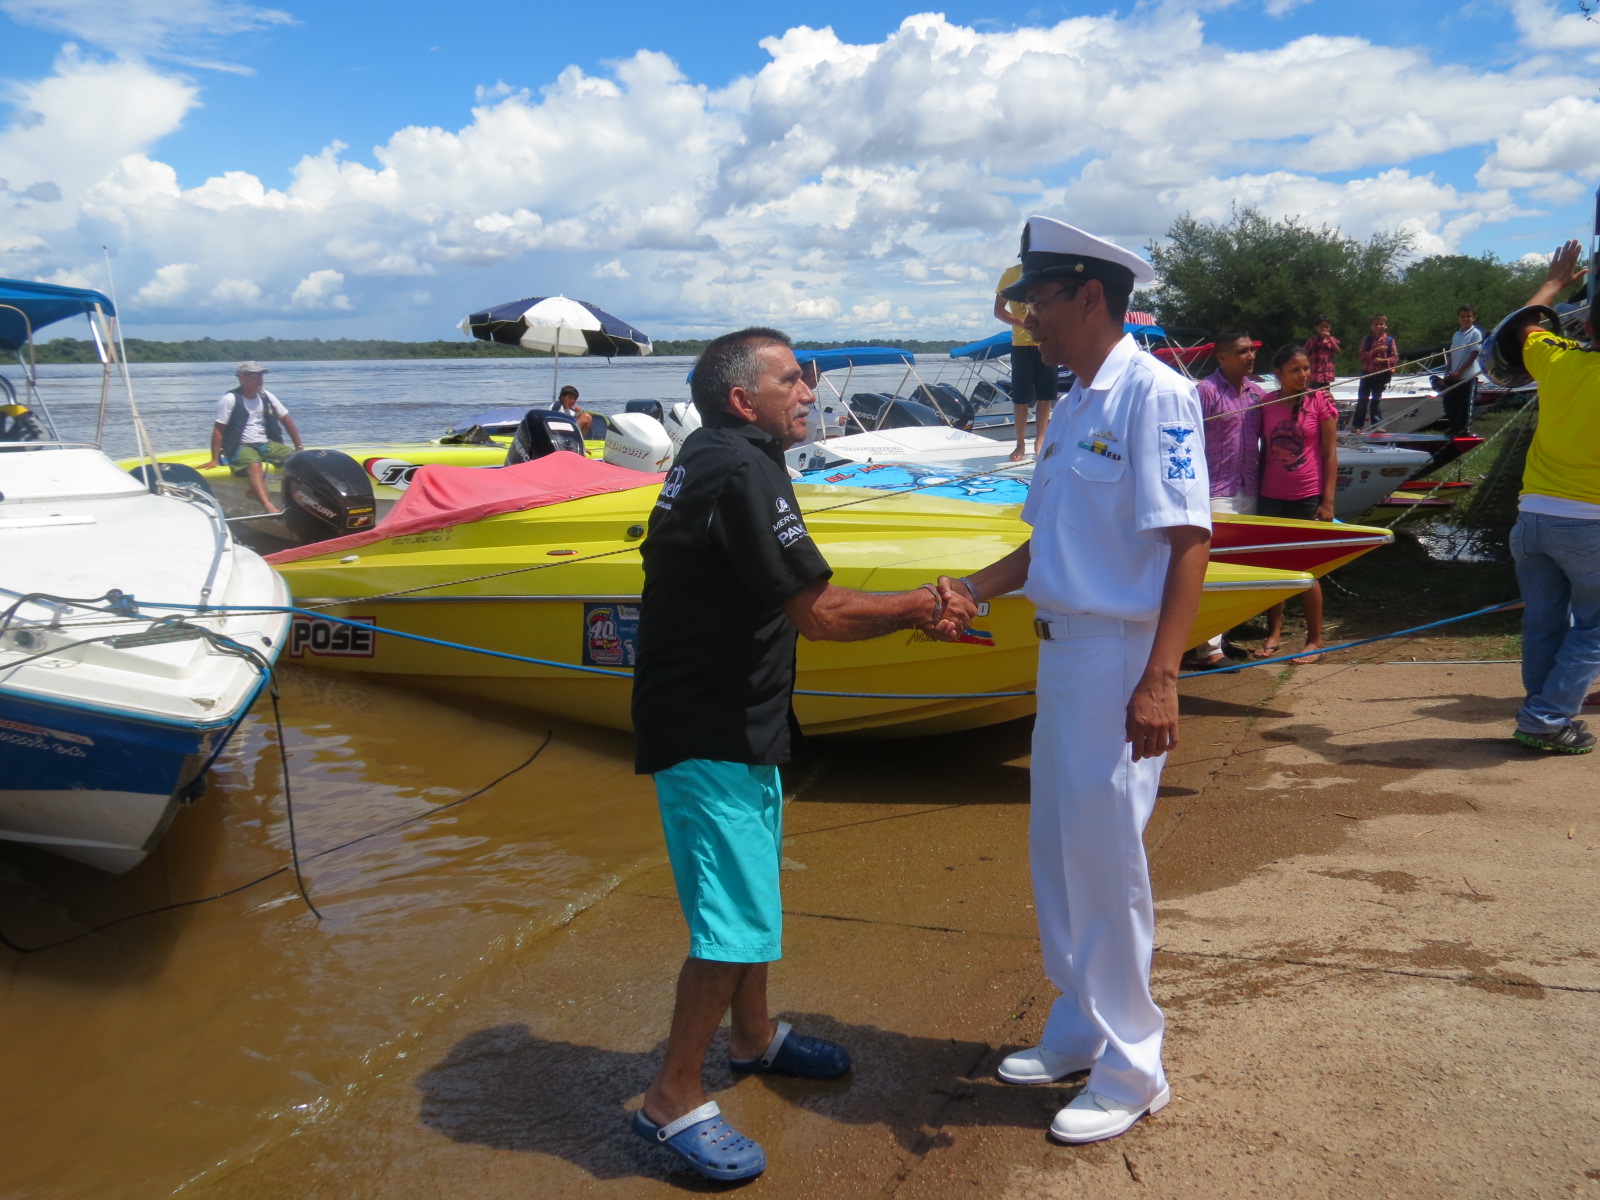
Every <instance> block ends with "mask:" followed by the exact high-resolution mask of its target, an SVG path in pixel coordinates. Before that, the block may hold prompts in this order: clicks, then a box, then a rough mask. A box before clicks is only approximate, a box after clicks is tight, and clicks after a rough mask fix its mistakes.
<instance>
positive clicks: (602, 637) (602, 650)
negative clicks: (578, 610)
mask: <svg viewBox="0 0 1600 1200" xmlns="http://www.w3.org/2000/svg"><path fill="white" fill-rule="evenodd" d="M638 653H639V606H638V605H637V604H585V605H584V606H583V665H584V666H586V667H631V666H633V663H634V659H635V658H637V657H638Z"/></svg>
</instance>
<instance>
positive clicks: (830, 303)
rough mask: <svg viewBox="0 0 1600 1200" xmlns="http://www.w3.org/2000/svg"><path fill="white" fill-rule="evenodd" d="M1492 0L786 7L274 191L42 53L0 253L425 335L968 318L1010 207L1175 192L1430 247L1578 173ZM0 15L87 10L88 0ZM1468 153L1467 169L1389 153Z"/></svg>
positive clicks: (1567, 94)
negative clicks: (206, 167)
mask: <svg viewBox="0 0 1600 1200" xmlns="http://www.w3.org/2000/svg"><path fill="white" fill-rule="evenodd" d="M1272 2H1273V0H1269V6H1270V4H1271V3H1272ZM1284 2H1285V0H1277V3H1278V5H1279V7H1280V8H1281V7H1283V4H1284ZM1511 3H1512V7H1513V10H1514V19H1515V20H1516V21H1517V22H1518V28H1519V29H1520V30H1522V32H1521V34H1520V35H1519V36H1520V37H1521V39H1522V40H1521V42H1520V43H1517V42H1516V41H1515V39H1512V50H1513V51H1514V53H1509V52H1508V55H1507V64H1506V67H1505V68H1504V69H1503V70H1499V71H1487V72H1485V71H1481V70H1469V69H1467V68H1465V67H1463V66H1458V65H1453V64H1450V63H1448V62H1440V61H1436V60H1435V59H1433V58H1431V57H1430V56H1429V53H1428V52H1427V50H1426V49H1419V48H1416V47H1411V46H1386V45H1382V44H1377V43H1375V42H1373V41H1371V40H1369V39H1366V38H1363V37H1360V36H1355V35H1344V36H1320V35H1319V36H1310V37H1298V38H1292V39H1286V40H1285V41H1284V42H1283V43H1282V44H1280V45H1277V46H1274V47H1271V48H1269V49H1265V50H1259V51H1242V50H1237V49H1235V48H1233V47H1232V46H1231V45H1228V44H1223V43H1219V42H1214V41H1211V40H1209V39H1208V37H1207V31H1206V27H1205V23H1204V14H1203V11H1201V9H1200V8H1198V7H1196V6H1194V5H1192V4H1184V3H1169V4H1162V5H1154V6H1136V7H1135V8H1134V9H1133V11H1132V13H1131V14H1130V15H1126V16H1121V15H1115V14H1111V15H1100V16H1075V17H1071V18H1068V19H1066V20H1063V21H1060V22H1058V23H1056V24H1054V25H1051V26H1048V27H1037V28H1018V29H1014V30H1008V31H1000V32H991V31H986V30H978V29H974V28H970V27H966V26H962V25H959V24H956V23H953V22H950V21H948V20H946V19H945V18H944V17H942V16H939V15H937V14H919V15H915V16H911V17H908V18H906V20H905V21H903V22H902V23H901V25H900V27H899V28H898V29H896V30H894V31H893V32H891V33H890V34H889V35H887V36H886V37H885V38H883V39H882V40H881V41H878V42H874V43H869V44H852V43H847V42H845V41H843V40H842V39H840V38H839V37H838V36H837V35H836V34H835V33H834V32H833V31H832V30H829V29H813V28H808V27H804V26H801V27H796V28H792V29H789V30H788V31H786V32H784V33H783V34H782V35H780V36H776V37H772V38H769V39H767V40H766V41H764V42H763V43H762V46H763V48H764V49H765V50H766V52H767V55H768V61H767V63H766V64H765V65H764V66H763V67H762V68H761V69H760V70H758V71H755V72H754V73H752V74H749V75H747V76H744V77H741V78H739V79H736V80H734V81H733V82H732V83H730V84H729V85H728V86H726V87H723V88H720V89H713V88H708V87H706V86H705V85H703V84H700V83H698V82H696V81H695V80H693V79H690V78H688V77H686V76H685V75H684V73H683V72H682V71H681V70H680V69H679V67H678V66H677V65H676V64H674V63H673V62H672V61H671V60H670V59H669V58H667V57H666V56H665V55H663V54H660V53H657V52H655V51H651V50H641V51H638V52H637V53H634V54H633V55H631V56H629V57H626V58H624V59H621V60H620V61H618V62H615V63H613V64H611V65H610V66H609V67H608V68H607V69H606V71H605V72H604V73H602V74H592V73H588V72H585V71H583V70H580V69H578V68H576V67H569V68H567V69H566V70H564V71H562V72H561V73H560V74H559V75H558V76H556V77H555V78H554V79H551V80H549V81H548V82H546V83H545V84H544V85H543V86H542V87H537V88H531V87H519V86H514V85H508V84H506V83H496V84H494V85H486V86H484V87H481V88H479V89H478V91H477V93H476V95H475V96H474V97H471V98H467V97H464V98H463V101H464V103H466V102H467V101H468V100H469V99H470V107H468V108H466V109H465V111H463V112H462V114H461V116H460V118H459V120H456V121H452V122H445V123H443V124H439V125H426V126H423V125H416V126H408V127H406V128H403V129H399V130H396V131H395V132H394V133H393V134H392V135H391V136H390V137H389V138H388V139H387V140H386V141H384V142H383V143H382V144H381V145H379V146H377V147H375V148H373V150H372V151H371V153H370V154H369V155H359V154H353V153H352V152H351V151H350V148H349V147H347V146H345V145H344V144H342V143H340V142H333V143H331V144H329V145H327V146H324V147H320V148H316V147H307V153H305V154H304V155H303V156H302V157H301V158H300V159H299V161H298V162H296V163H294V164H293V166H292V170H291V171H290V173H289V177H288V182H287V183H286V184H284V185H283V186H278V187H275V186H269V185H268V184H267V183H266V182H264V178H263V177H264V176H266V175H268V172H269V171H271V173H272V175H273V176H276V174H277V172H276V170H275V168H276V166H277V164H271V163H261V162H257V161H252V160H251V159H250V158H249V157H248V155H247V154H246V153H245V152H244V151H241V156H240V158H239V160H238V161H237V162H236V163H234V164H232V165H231V166H230V169H228V170H226V171H223V172H221V173H219V174H217V175H215V176H213V177H211V178H208V179H181V178H180V177H179V175H178V173H177V172H176V171H175V170H174V169H173V168H172V167H171V166H170V165H168V164H166V163H165V162H163V161H162V159H161V155H160V152H159V143H160V141H161V139H162V138H163V137H165V136H166V135H167V134H169V133H171V132H172V131H173V130H175V129H177V128H178V127H179V126H180V125H181V124H182V121H183V119H184V117H185V115H186V114H187V113H188V112H189V111H190V110H191V109H192V108H193V106H194V105H195V104H197V103H198V102H199V100H200V90H199V87H198V85H197V84H195V83H194V82H193V81H191V80H188V79H185V78H183V77H180V76H178V75H175V74H172V73H170V72H169V71H166V70H164V69H159V68H156V67H153V66H151V65H150V62H149V60H148V59H141V58H137V57H128V58H122V59H104V60H102V59H97V58H95V57H93V56H91V55H89V54H86V53H83V52H80V51H76V50H66V51H63V53H62V55H61V57H60V59H59V60H58V62H57V64H56V67H55V70H54V72H53V73H52V74H51V75H49V76H47V77H45V78H43V79H39V80H34V81H31V82H25V83H15V84H12V85H11V87H10V91H9V96H8V98H9V99H10V100H11V102H12V104H13V107H14V110H15V111H17V112H19V113H21V114H22V115H23V119H20V120H13V122H12V124H11V125H10V126H9V127H8V128H6V129H4V130H0V180H4V181H5V182H4V184H3V185H0V186H4V188H5V189H7V190H5V191H3V192H0V204H3V205H7V206H9V207H8V208H7V211H8V213H9V215H10V216H11V218H12V219H11V220H9V221H8V222H7V227H6V230H5V233H4V234H3V235H0V272H3V273H7V274H26V275H32V276H34V277H43V276H45V275H48V274H49V273H50V272H59V271H76V272H87V273H88V274H90V275H93V272H94V268H93V265H92V260H91V259H90V258H89V257H88V252H86V249H85V248H86V247H96V248H97V247H98V246H99V245H100V244H102V243H103V244H107V245H109V246H111V247H112V248H113V250H114V251H115V252H116V254H117V256H118V273H119V276H122V277H124V278H125V279H126V280H127V282H128V283H129V284H131V285H132V287H131V288H130V290H131V292H132V302H131V304H130V305H129V306H128V307H129V312H128V319H129V321H130V323H137V322H138V321H140V320H147V321H160V322H162V323H164V324H165V325H168V326H182V325H184V324H185V323H188V324H192V325H193V326H194V327H195V328H196V329H201V328H203V329H207V330H209V329H212V328H214V327H215V326H216V324H217V323H218V322H224V321H256V320H260V319H263V318H269V317H270V318H273V319H277V320H283V321H292V320H311V319H313V318H324V319H325V318H327V317H328V316H330V315H336V316H338V317H339V318H340V320H341V321H343V322H346V325H345V326H341V328H344V327H348V328H349V329H351V330H352V331H355V330H361V331H365V332H367V333H371V334H376V333H386V334H387V333H393V332H395V326H394V324H393V322H394V321H401V322H403V323H404V325H405V327H406V332H407V334H408V335H412V336H417V335H421V336H427V335H428V334H429V333H431V332H432V331H433V330H434V329H445V328H448V327H449V325H450V324H452V323H453V322H454V320H455V319H456V318H457V317H458V316H459V315H460V312H456V311H445V310H444V309H443V308H441V311H439V312H438V313H437V314H436V317H437V319H436V320H434V321H432V322H431V324H430V323H428V317H427V314H426V312H425V308H426V306H427V305H430V304H436V305H440V306H451V307H454V308H459V309H460V311H462V312H464V311H467V310H468V309H469V308H470V307H471V306H472V305H473V304H479V303H483V302H485V301H486V300H490V299H498V298H500V297H499V295H498V294H499V293H501V292H502V291H504V292H506V293H507V294H514V292H513V289H512V288H511V287H507V286H506V284H505V280H506V279H508V278H513V277H514V278H515V279H517V281H518V282H517V283H516V284H515V285H513V287H522V288H524V289H525V291H524V294H527V293H531V292H534V291H556V290H566V291H568V292H569V293H572V294H579V295H583V294H585V290H586V289H587V290H588V291H590V292H592V293H593V294H592V295H587V296H586V297H585V298H589V299H593V300H595V301H596V302H598V303H601V304H602V305H603V306H604V307H607V308H610V309H613V310H615V311H617V312H619V313H620V314H621V315H624V316H626V317H627V318H628V319H630V320H633V321H635V322H637V323H639V324H641V325H642V326H643V327H646V328H649V329H650V330H651V332H652V333H655V332H657V331H658V330H659V331H660V335H661V336H670V335H671V334H673V333H697V332H706V331H713V330H718V329H724V328H727V327H728V326H729V325H731V324H735V323H745V322H747V321H750V320H758V319H759V320H765V321H775V322H786V323H792V324H793V325H794V327H795V329H796V332H798V333H802V334H804V333H809V332H812V331H815V332H818V333H822V332H826V333H839V334H848V333H849V332H850V330H849V329H847V328H844V326H846V325H848V326H852V327H857V328H871V329H873V330H874V331H876V332H880V333H883V332H890V331H892V330H903V331H905V332H907V333H912V332H918V331H930V332H945V333H950V334H960V333H966V332H981V331H983V330H985V329H988V328H989V327H990V326H991V325H992V316H991V312H990V305H991V302H992V296H991V289H992V285H993V280H994V278H995V277H996V276H997V275H998V273H999V271H1000V270H1001V269H1003V267H1004V266H1005V265H1006V264H1007V262H1008V261H1010V260H1012V259H1014V256H1015V254H1016V239H1017V230H1018V228H1019V226H1020V223H1021V220H1022V218H1023V216H1024V215H1025V214H1026V213H1028V212H1030V211H1035V210H1043V211H1049V212H1052V213H1055V214H1057V215H1061V216H1064V217H1066V218H1067V219H1069V220H1073V221H1074V222H1075V223H1078V224H1081V225H1084V226H1086V227H1088V228H1091V229H1093V230H1094V231H1095V232H1097V233H1100V234H1102V235H1103V236H1108V237H1111V238H1114V239H1116V240H1118V241H1119V242H1121V243H1122V244H1124V245H1127V246H1132V247H1142V246H1143V245H1144V244H1145V243H1147V242H1149V241H1151V240H1153V239H1156V238H1159V237H1160V236H1162V234H1163V233H1164V231H1165V230H1166V229H1167V228H1168V227H1169V226H1170V224H1171V222H1172V220H1173V218H1174V217H1175V216H1177V215H1178V214H1180V213H1183V212H1191V213H1194V214H1196V215H1199V216H1206V217H1216V218H1225V217H1226V216H1227V215H1228V213H1229V211H1230V210H1231V209H1232V207H1233V206H1234V205H1236V204H1253V205H1255V206H1257V207H1259V208H1261V209H1262V210H1264V211H1265V212H1267V213H1268V214H1270V215H1273V216H1299V217H1302V218H1303V219H1305V220H1307V221H1310V222H1313V223H1323V222H1327V223H1329V224H1336V225H1339V226H1341V227H1342V228H1344V229H1346V230H1347V231H1348V232H1350V233H1353V234H1356V235H1358V236H1365V235H1366V234H1368V233H1371V232H1373V231H1375V230H1379V229H1404V230H1406V231H1408V232H1411V233H1412V234H1413V236H1414V237H1415V239H1416V245H1417V247H1418V249H1419V250H1421V251H1423V252H1434V251H1440V252H1443V251H1450V250H1453V249H1455V248H1456V247H1458V246H1459V245H1461V244H1462V242H1463V239H1466V238H1468V237H1471V236H1474V235H1476V234H1477V233H1478V231H1481V230H1484V229H1490V228H1493V227H1495V226H1496V225H1498V224H1500V223H1504V222H1509V221H1513V220H1515V219H1519V218H1521V217H1523V216H1525V215H1526V214H1528V213H1529V212H1530V211H1532V210H1533V209H1534V208H1536V207H1538V206H1540V205H1545V204H1549V203H1554V202H1557V201H1558V200H1559V199H1560V198H1561V197H1562V196H1563V195H1568V196H1570V195H1571V194H1572V193H1574V191H1575V190H1581V188H1582V187H1584V186H1586V185H1587V184H1588V182H1589V181H1592V180H1593V178H1594V174H1595V171H1596V164H1595V155H1594V153H1593V147H1594V146H1595V145H1597V144H1600V105H1597V102H1596V100H1595V99H1594V98H1593V90H1594V89H1593V86H1592V78H1587V77H1585V76H1584V75H1583V74H1581V73H1575V71H1574V69H1573V68H1572V67H1571V66H1570V64H1566V63H1563V62H1562V61H1560V60H1558V59H1556V58H1555V57H1554V56H1552V55H1550V54H1549V53H1548V47H1547V46H1546V45H1545V44H1544V41H1543V40H1542V38H1543V36H1544V35H1543V33H1542V32H1541V30H1543V29H1544V28H1545V26H1544V25H1542V24H1541V21H1543V22H1546V23H1548V22H1552V21H1556V20H1557V14H1556V13H1555V11H1554V10H1553V9H1550V8H1549V6H1548V5H1547V4H1544V3H1542V2H1541V0H1511ZM0 11H5V12H9V13H11V14H12V15H13V16H16V15H17V14H18V13H23V14H24V15H25V17H26V19H28V20H31V21H33V22H34V23H36V24H44V25H49V26H51V27H54V28H62V29H71V30H73V31H74V32H75V33H76V35H77V36H82V37H85V38H87V37H88V36H89V33H87V32H85V31H87V30H89V29H90V28H91V26H93V27H94V28H96V29H98V28H99V26H96V25H94V23H95V22H96V21H98V20H99V19H100V17H99V16H98V15H97V14H98V13H99V11H100V10H99V9H98V7H97V6H95V5H94V4H92V3H90V0H82V3H78V2H77V0H0ZM129 11H130V12H131V13H133V14H134V16H135V17H136V18H137V19H138V20H140V21H148V22H149V23H150V24H149V28H150V29H151V30H153V32H151V33H149V34H148V35H143V36H145V40H146V41H147V42H149V43H150V44H151V45H154V46H157V47H164V48H168V49H171V48H172V47H174V46H177V45H178V40H177V38H178V35H177V33H175V32H174V31H175V30H178V29H179V28H180V27H181V26H182V20H183V18H184V14H185V13H188V14H191V16H192V21H193V24H194V28H195V29H197V30H200V31H202V32H207V34H208V36H213V37H219V38H220V37H224V36H226V35H227V34H228V33H230V32H239V31H242V30H247V29H252V28H255V29H259V28H265V27H267V26H270V25H271V24H274V23H278V22H279V21H280V19H281V18H282V14H280V13H277V12H276V10H272V9H267V8H261V7H258V6H252V5H246V4H242V3H231V2H229V0H137V2H136V3H134V4H133V5H132V7H131V9H130V10H129ZM52 14H54V15H52ZM163 22H165V24H163ZM163 31H164V32H163ZM96 36H101V35H96ZM1517 46H1520V47H1521V48H1520V49H1517V48H1516V47H1517ZM180 48H181V47H180ZM1519 55H1520V57H1518V56H1519ZM86 96H87V97H88V99H86V98H85V97H86ZM1461 152H1465V153H1467V154H1472V155H1477V156H1479V157H1478V159H1477V160H1476V161H1478V162H1481V170H1479V171H1478V175H1477V178H1476V179H1475V180H1474V179H1472V178H1471V177H1470V175H1467V176H1463V177H1459V178H1458V177H1452V178H1450V179H1445V178H1441V177H1439V176H1438V175H1437V173H1436V170H1435V169H1427V168H1421V167H1417V166H1415V165H1414V164H1415V162H1416V161H1417V160H1420V159H1428V160H1430V161H1435V160H1436V159H1437V156H1441V155H1449V154H1452V153H1461ZM45 185H48V186H45ZM513 271H514V276H513V274H512V272H513ZM424 279H426V280H427V290H426V291H420V290H419V289H418V287H417V286H415V285H416V284H419V283H420V282H421V281H423V280H424ZM484 279H491V280H493V281H494V282H492V283H490V284H484V283H482V282H481V281H482V280H484ZM403 281H410V282H409V283H405V285H404V286H401V287H397V286H395V285H396V283H397V282H403ZM485 290H487V291H489V292H492V293H493V294H492V295H489V296H487V297H486V296H484V295H483V294H481V293H482V292H483V291H485ZM419 296H421V297H424V299H418V297H419ZM363 322H364V323H365V324H362V323H363Z"/></svg>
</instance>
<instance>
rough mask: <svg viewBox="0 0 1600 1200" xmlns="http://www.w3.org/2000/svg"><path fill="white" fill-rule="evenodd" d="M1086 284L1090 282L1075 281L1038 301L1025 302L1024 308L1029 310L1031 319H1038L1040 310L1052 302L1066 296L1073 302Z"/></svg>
mask: <svg viewBox="0 0 1600 1200" xmlns="http://www.w3.org/2000/svg"><path fill="white" fill-rule="evenodd" d="M1086 282H1088V281H1087V280H1083V279H1079V280H1074V281H1073V282H1072V283H1068V284H1064V285H1062V286H1061V287H1058V288H1057V289H1056V290H1055V291H1053V292H1051V293H1049V294H1048V295H1046V296H1042V297H1040V298H1039V299H1037V300H1025V301H1023V304H1022V307H1023V308H1025V309H1027V310H1028V315H1029V316H1030V317H1037V316H1038V315H1039V310H1040V309H1042V308H1043V307H1044V306H1045V305H1047V304H1049V303H1050V301H1052V300H1057V299H1060V298H1061V297H1063V296H1065V297H1066V298H1067V299H1068V300H1071V299H1072V298H1073V297H1074V296H1076V295H1077V294H1078V292H1079V291H1080V290H1081V289H1082V287H1083V285H1084V284H1085V283H1086Z"/></svg>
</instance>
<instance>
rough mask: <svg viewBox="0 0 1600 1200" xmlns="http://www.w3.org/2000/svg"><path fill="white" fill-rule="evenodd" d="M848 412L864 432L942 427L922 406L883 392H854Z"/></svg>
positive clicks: (927, 409) (935, 416)
mask: <svg viewBox="0 0 1600 1200" xmlns="http://www.w3.org/2000/svg"><path fill="white" fill-rule="evenodd" d="M850 411H851V412H853V413H854V414H855V415H856V416H857V417H858V418H859V419H860V421H861V424H862V425H863V426H865V427H866V428H867V429H868V430H873V429H909V428H913V427H915V426H919V425H943V424H944V423H945V421H944V418H943V417H941V416H940V415H939V414H938V413H936V412H934V411H933V409H931V408H929V407H928V406H927V405H926V404H918V403H916V402H915V401H913V400H907V399H905V398H903V397H900V396H891V395H889V394H888V393H887V392H857V393H856V394H855V395H853V396H851V397H850Z"/></svg>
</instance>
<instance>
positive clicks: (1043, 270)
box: [1002, 215, 1156, 300]
mask: <svg viewBox="0 0 1600 1200" xmlns="http://www.w3.org/2000/svg"><path fill="white" fill-rule="evenodd" d="M1063 276H1066V277H1075V278H1078V279H1101V280H1106V279H1116V278H1119V277H1120V278H1121V279H1123V280H1124V281H1127V280H1128V279H1129V277H1130V276H1131V277H1132V283H1134V284H1140V283H1149V282H1151V281H1152V280H1153V279H1155V277H1156V273H1155V271H1154V270H1152V269H1151V267H1150V264H1149V263H1147V262H1145V260H1144V259H1142V258H1140V257H1139V256H1138V255H1137V254H1135V253H1134V252H1133V251H1132V250H1124V249H1123V248H1122V247H1121V246H1118V245H1116V244H1115V243H1113V242H1108V241H1106V240H1105V239H1104V238H1097V237H1095V236H1094V234H1092V233H1085V232H1084V231H1083V230H1081V229H1079V228H1078V227H1077V226H1076V225H1068V224H1067V223H1066V222H1065V221H1058V220H1056V219H1055V218H1054V217H1044V216H1038V215H1035V216H1031V217H1029V218H1028V223H1027V224H1026V225H1024V226H1023V227H1022V278H1020V279H1018V280H1017V281H1016V283H1014V284H1012V285H1011V286H1010V287H1008V288H1007V289H1006V290H1005V292H1004V293H1002V294H1003V295H1004V296H1005V298H1006V299H1007V300H1024V299H1026V298H1027V294H1028V289H1029V288H1031V287H1033V285H1034V284H1036V283H1040V282H1042V281H1043V280H1046V279H1058V278H1061V277H1063Z"/></svg>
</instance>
